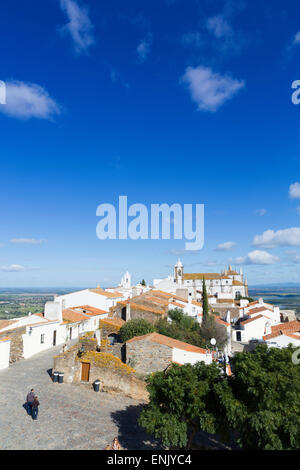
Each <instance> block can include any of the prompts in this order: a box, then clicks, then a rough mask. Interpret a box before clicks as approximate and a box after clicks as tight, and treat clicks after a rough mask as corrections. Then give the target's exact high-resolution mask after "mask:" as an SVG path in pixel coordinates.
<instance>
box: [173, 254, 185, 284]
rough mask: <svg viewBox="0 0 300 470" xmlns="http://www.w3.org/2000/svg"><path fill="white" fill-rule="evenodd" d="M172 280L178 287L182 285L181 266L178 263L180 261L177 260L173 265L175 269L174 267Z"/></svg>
mask: <svg viewBox="0 0 300 470" xmlns="http://www.w3.org/2000/svg"><path fill="white" fill-rule="evenodd" d="M174 278H175V282H177V284H179V285H181V284H182V281H183V264H182V262H181V261H180V259H178V261H177V263H176V264H175V267H174Z"/></svg>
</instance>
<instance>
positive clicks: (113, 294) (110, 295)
mask: <svg viewBox="0 0 300 470" xmlns="http://www.w3.org/2000/svg"><path fill="white" fill-rule="evenodd" d="M89 291H90V292H94V294H99V295H103V296H104V297H108V298H111V299H116V298H118V297H123V294H121V292H107V291H106V290H103V289H101V287H97V289H89Z"/></svg>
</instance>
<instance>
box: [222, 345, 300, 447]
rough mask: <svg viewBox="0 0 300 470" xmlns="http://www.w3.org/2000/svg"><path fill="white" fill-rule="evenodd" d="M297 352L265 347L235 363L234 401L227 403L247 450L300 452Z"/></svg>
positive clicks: (299, 389)
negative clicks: (294, 359) (295, 353)
mask: <svg viewBox="0 0 300 470" xmlns="http://www.w3.org/2000/svg"><path fill="white" fill-rule="evenodd" d="M295 350H296V349H295V348H293V347H292V346H290V347H289V348H283V349H277V348H270V349H268V347H267V346H265V345H261V346H258V347H257V348H256V349H255V351H253V352H252V353H249V352H246V353H240V354H236V356H235V357H234V358H233V360H232V367H233V371H234V375H233V377H232V379H230V380H229V384H230V387H231V390H232V397H230V399H226V400H223V405H224V407H225V410H226V414H227V417H228V420H229V423H230V425H231V426H233V427H234V428H235V429H236V430H237V431H238V433H239V438H238V442H239V444H240V445H241V447H242V448H243V449H260V450H291V449H299V448H300V365H299V364H298V365H296V364H294V363H293V361H292V354H293V352H294V351H295Z"/></svg>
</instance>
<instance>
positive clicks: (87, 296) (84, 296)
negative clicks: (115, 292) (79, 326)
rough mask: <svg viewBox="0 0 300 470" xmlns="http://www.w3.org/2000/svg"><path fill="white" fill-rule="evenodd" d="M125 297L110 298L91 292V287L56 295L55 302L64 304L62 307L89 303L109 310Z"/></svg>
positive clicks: (91, 305)
mask: <svg viewBox="0 0 300 470" xmlns="http://www.w3.org/2000/svg"><path fill="white" fill-rule="evenodd" d="M122 299H123V296H120V297H117V298H114V299H112V298H109V297H105V296H104V295H100V294H96V293H95V292H91V291H90V290H89V289H85V290H81V291H77V292H71V293H70V294H66V295H59V296H57V297H55V302H59V303H60V304H61V305H62V309H63V310H64V309H65V308H69V307H80V306H82V305H89V306H90V307H95V308H99V309H101V310H105V311H109V308H110V307H112V306H114V305H116V303H117V302H119V301H120V300H122Z"/></svg>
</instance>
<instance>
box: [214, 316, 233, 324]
mask: <svg viewBox="0 0 300 470" xmlns="http://www.w3.org/2000/svg"><path fill="white" fill-rule="evenodd" d="M215 320H216V322H217V323H220V325H224V326H230V323H228V322H227V321H225V320H222V318H220V317H215Z"/></svg>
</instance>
